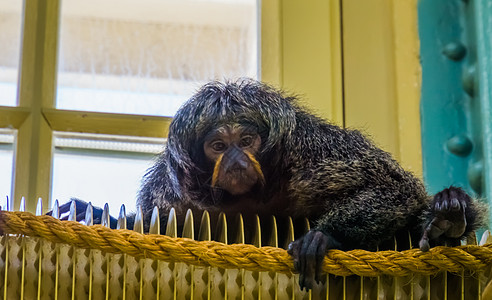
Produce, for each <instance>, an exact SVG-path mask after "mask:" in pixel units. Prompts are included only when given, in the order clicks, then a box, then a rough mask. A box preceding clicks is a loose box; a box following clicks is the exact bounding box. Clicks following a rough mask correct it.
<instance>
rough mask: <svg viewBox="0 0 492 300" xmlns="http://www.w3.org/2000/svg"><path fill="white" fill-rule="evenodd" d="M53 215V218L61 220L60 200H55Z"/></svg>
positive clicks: (52, 209)
mask: <svg viewBox="0 0 492 300" xmlns="http://www.w3.org/2000/svg"><path fill="white" fill-rule="evenodd" d="M51 215H52V216H53V218H56V219H59V218H60V205H59V204H58V200H55V203H54V204H53V207H52V208H51Z"/></svg>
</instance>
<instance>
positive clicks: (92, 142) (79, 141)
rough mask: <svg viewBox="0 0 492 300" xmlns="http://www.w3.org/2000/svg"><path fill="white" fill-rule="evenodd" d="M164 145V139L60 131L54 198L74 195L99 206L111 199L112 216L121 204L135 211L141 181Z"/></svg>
mask: <svg viewBox="0 0 492 300" xmlns="http://www.w3.org/2000/svg"><path fill="white" fill-rule="evenodd" d="M162 145H163V139H160V140H158V141H157V142H155V143H148V142H143V141H141V140H138V138H137V139H134V140H133V141H131V140H130V141H123V140H121V139H120V138H118V139H115V140H110V139H107V136H103V137H102V138H93V137H91V136H89V137H84V136H82V135H79V136H77V135H75V137H73V136H72V137H66V136H63V135H60V134H57V135H56V136H55V153H54V158H53V185H52V193H51V194H52V201H53V200H54V199H58V201H59V202H60V204H62V203H65V202H67V201H69V200H70V198H72V197H74V198H79V199H82V200H84V201H90V202H92V204H93V205H94V206H98V207H103V205H104V203H106V202H107V203H109V207H110V212H111V215H112V216H117V215H118V213H119V209H120V205H121V204H125V206H126V210H127V213H128V212H132V211H133V212H135V209H136V206H135V203H136V198H137V197H136V196H137V193H138V190H139V189H140V181H141V179H142V177H143V175H144V174H145V172H146V170H147V169H148V168H149V167H150V166H151V165H152V163H153V158H154V157H155V155H156V153H157V152H159V151H160V150H162V147H163V146H162ZM135 151H139V152H135ZM51 205H52V204H51Z"/></svg>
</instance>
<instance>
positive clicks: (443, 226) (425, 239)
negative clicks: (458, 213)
mask: <svg viewBox="0 0 492 300" xmlns="http://www.w3.org/2000/svg"><path fill="white" fill-rule="evenodd" d="M451 226H452V223H451V222H450V221H448V220H444V219H442V217H441V216H437V217H434V218H433V219H432V221H430V222H429V225H427V227H426V228H425V230H424V233H423V234H422V238H421V239H420V242H419V247H420V250H422V251H424V252H425V251H428V250H429V249H430V245H429V240H435V239H437V238H438V237H440V236H441V235H443V234H444V233H445V232H446V231H447V230H448V229H449V228H450V227H451Z"/></svg>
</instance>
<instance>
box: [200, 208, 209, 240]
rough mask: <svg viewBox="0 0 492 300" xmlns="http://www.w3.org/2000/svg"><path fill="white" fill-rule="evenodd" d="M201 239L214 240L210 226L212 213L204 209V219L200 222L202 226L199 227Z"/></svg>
mask: <svg viewBox="0 0 492 300" xmlns="http://www.w3.org/2000/svg"><path fill="white" fill-rule="evenodd" d="M198 240H199V241H210V240H212V230H211V228H210V214H209V213H208V211H204V212H203V214H202V220H201V222H200V228H199V229H198Z"/></svg>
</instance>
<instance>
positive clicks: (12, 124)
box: [0, 106, 30, 129]
mask: <svg viewBox="0 0 492 300" xmlns="http://www.w3.org/2000/svg"><path fill="white" fill-rule="evenodd" d="M29 113H30V110H29V109H28V108H25V107H10V106H0V128H10V129H19V127H20V126H21V125H22V123H23V122H24V121H25V120H26V118H27V117H28V116H29Z"/></svg>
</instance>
